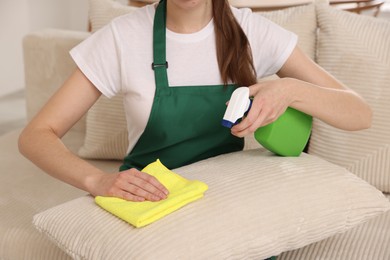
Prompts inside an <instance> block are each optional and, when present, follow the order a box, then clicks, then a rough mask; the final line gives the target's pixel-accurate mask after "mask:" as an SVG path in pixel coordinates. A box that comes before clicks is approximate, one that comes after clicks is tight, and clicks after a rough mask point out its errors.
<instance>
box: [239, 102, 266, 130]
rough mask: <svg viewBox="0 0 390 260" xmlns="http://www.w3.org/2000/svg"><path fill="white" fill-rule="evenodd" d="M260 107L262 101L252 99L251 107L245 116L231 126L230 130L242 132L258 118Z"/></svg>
mask: <svg viewBox="0 0 390 260" xmlns="http://www.w3.org/2000/svg"><path fill="white" fill-rule="evenodd" d="M255 102H256V103H255ZM261 109H262V103H260V102H257V101H255V100H254V101H253V102H252V108H251V109H250V110H249V112H248V114H247V116H246V117H244V118H243V119H242V121H241V122H240V123H238V124H237V125H234V126H233V127H232V132H242V131H244V130H245V129H247V128H248V127H250V126H251V125H252V124H253V122H255V121H256V119H257V118H258V116H259V114H260V113H261Z"/></svg>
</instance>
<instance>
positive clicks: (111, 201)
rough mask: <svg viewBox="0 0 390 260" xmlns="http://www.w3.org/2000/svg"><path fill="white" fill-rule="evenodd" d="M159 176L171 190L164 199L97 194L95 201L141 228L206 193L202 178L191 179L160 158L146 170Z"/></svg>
mask: <svg viewBox="0 0 390 260" xmlns="http://www.w3.org/2000/svg"><path fill="white" fill-rule="evenodd" d="M142 171H143V172H146V173H148V174H150V175H152V176H154V177H156V178H157V179H158V180H159V181H160V182H161V183H162V184H163V185H164V186H165V187H166V188H167V189H168V190H169V195H168V197H167V198H166V199H165V200H161V201H157V202H151V201H144V202H133V201H127V200H123V199H119V198H114V197H101V196H97V197H96V198H95V202H96V203H97V204H98V205H99V206H100V207H102V208H103V209H105V210H107V211H108V212H111V213H112V214H114V215H115V216H117V217H119V218H120V219H122V220H124V221H126V222H128V223H130V224H132V225H133V226H135V227H137V228H139V227H143V226H146V225H148V224H150V223H152V222H154V221H156V220H158V219H160V218H162V217H164V216H166V215H168V214H170V213H172V212H173V211H175V210H177V209H179V208H181V207H183V206H184V205H186V204H188V203H190V202H192V201H195V200H198V199H200V198H202V197H203V194H204V192H205V191H206V190H207V189H208V186H207V185H206V184H205V183H203V182H200V181H196V180H194V181H189V180H187V179H185V178H183V177H181V176H180V175H178V174H176V173H174V172H172V171H170V170H169V169H167V168H166V167H165V166H164V165H163V164H162V163H161V162H160V160H157V161H155V162H153V163H151V164H149V165H148V166H146V167H145V168H144V169H143V170H142Z"/></svg>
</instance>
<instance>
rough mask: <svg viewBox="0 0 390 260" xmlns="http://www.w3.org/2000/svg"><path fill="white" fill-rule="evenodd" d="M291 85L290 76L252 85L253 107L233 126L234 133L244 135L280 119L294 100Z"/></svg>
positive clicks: (238, 135) (250, 92)
mask: <svg viewBox="0 0 390 260" xmlns="http://www.w3.org/2000/svg"><path fill="white" fill-rule="evenodd" d="M291 86H292V85H291V84H290V82H289V79H288V78H283V79H276V80H269V81H263V82H259V83H257V84H255V85H252V86H250V87H249V96H250V97H253V100H252V107H251V109H250V110H249V112H248V114H247V116H246V117H244V118H243V119H242V121H241V122H240V123H239V124H237V125H235V126H233V127H232V129H231V132H232V134H233V135H235V136H237V137H244V136H246V135H248V134H250V133H253V132H255V131H256V129H257V128H259V127H261V126H265V125H267V124H270V123H272V122H274V121H275V120H276V119H278V117H279V116H280V115H282V114H283V113H284V112H285V111H286V109H287V107H288V106H289V105H290V104H291V103H292V102H293V98H292V95H291V93H293V92H292V91H291Z"/></svg>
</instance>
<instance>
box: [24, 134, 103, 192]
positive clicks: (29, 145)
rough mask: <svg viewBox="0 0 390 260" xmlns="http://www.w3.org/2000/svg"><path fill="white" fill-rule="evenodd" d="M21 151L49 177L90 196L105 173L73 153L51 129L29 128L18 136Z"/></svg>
mask: <svg viewBox="0 0 390 260" xmlns="http://www.w3.org/2000/svg"><path fill="white" fill-rule="evenodd" d="M19 150H20V152H21V153H22V154H23V155H24V156H25V157H26V158H28V159H29V160H31V161H32V162H33V163H34V164H35V165H37V166H38V167H40V168H41V169H42V170H43V171H45V172H46V173H48V174H49V175H51V176H53V177H55V178H57V179H59V180H61V181H64V182H66V183H68V184H70V185H72V186H75V187H77V188H79V189H82V190H85V191H87V192H90V193H92V187H93V183H94V182H95V181H96V179H97V178H98V177H99V175H101V174H104V173H103V172H102V171H101V170H100V169H98V168H96V167H94V166H93V165H91V164H90V163H88V162H86V161H85V160H82V159H81V158H79V157H78V156H76V155H75V154H73V153H72V152H71V151H70V150H69V149H68V148H67V147H66V146H65V145H64V144H63V143H62V141H61V139H60V138H59V137H58V136H57V135H56V134H55V133H54V132H53V131H51V130H50V129H43V128H41V129H39V128H33V127H27V128H26V129H25V130H24V131H23V132H22V134H21V135H20V137H19Z"/></svg>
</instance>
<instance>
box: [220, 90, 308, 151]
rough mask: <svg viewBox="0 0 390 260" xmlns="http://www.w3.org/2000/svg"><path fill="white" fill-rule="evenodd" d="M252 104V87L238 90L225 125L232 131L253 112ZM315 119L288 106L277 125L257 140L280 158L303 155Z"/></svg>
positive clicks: (264, 128)
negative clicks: (244, 117) (250, 92)
mask: <svg viewBox="0 0 390 260" xmlns="http://www.w3.org/2000/svg"><path fill="white" fill-rule="evenodd" d="M251 104H252V101H251V99H250V98H249V88H247V87H240V88H237V89H236V90H234V92H233V94H232V96H231V99H230V101H229V104H228V107H227V109H226V112H225V115H224V117H223V120H222V125H223V126H225V127H228V128H232V127H233V125H235V124H237V123H239V121H240V119H241V118H242V117H243V116H244V115H245V114H246V113H247V112H248V111H249V109H250V107H251ZM312 120H313V119H312V117H311V116H309V115H307V114H305V113H303V112H301V111H298V110H296V109H294V108H291V107H288V108H287V110H286V111H285V112H284V113H283V114H282V115H281V116H280V117H279V118H278V119H277V120H276V121H274V122H272V123H270V124H268V125H266V126H262V127H260V128H258V129H257V130H256V131H255V133H254V136H255V139H256V140H257V142H259V143H260V144H261V145H262V146H263V147H264V148H266V149H267V150H269V151H271V152H273V153H275V154H277V155H280V156H299V155H300V154H301V152H302V151H303V150H304V148H305V146H306V144H307V142H308V140H309V137H310V133H311V127H312Z"/></svg>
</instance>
